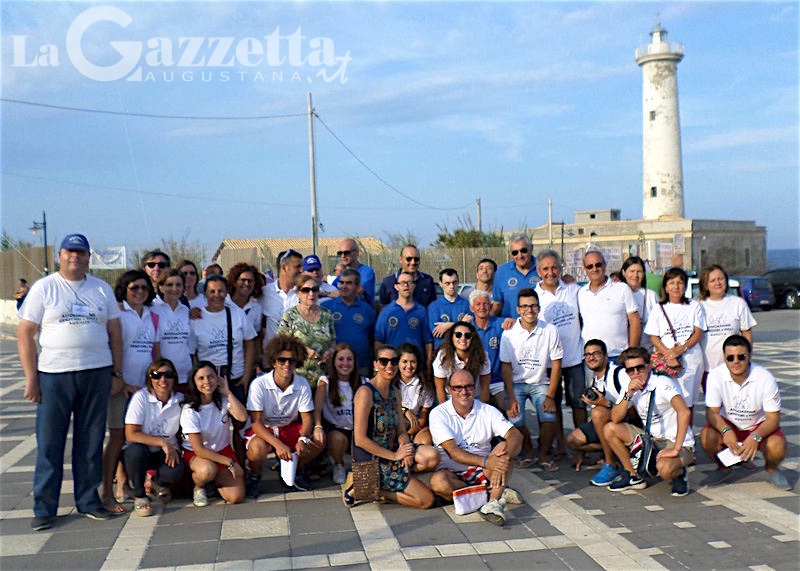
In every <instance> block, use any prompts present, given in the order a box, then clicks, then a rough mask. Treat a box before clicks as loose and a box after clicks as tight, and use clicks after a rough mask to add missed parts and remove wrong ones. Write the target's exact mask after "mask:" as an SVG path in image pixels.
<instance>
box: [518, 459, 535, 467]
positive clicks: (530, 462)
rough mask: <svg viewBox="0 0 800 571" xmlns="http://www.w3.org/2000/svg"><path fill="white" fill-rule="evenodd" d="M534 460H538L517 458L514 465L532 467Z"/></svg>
mask: <svg viewBox="0 0 800 571" xmlns="http://www.w3.org/2000/svg"><path fill="white" fill-rule="evenodd" d="M534 462H536V460H534V459H533V458H517V459H516V460H515V461H514V465H515V466H516V467H517V468H530V467H531V466H532V465H533V463H534Z"/></svg>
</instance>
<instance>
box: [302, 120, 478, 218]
mask: <svg viewBox="0 0 800 571" xmlns="http://www.w3.org/2000/svg"><path fill="white" fill-rule="evenodd" d="M314 115H315V116H316V118H317V120H318V121H319V122H320V123H322V126H323V127H325V129H326V130H327V131H328V133H330V134H331V136H332V137H333V138H334V139H336V142H337V143H339V144H340V145H341V146H342V147H343V148H344V150H345V151H347V153H348V154H349V155H350V156H351V157H353V158H354V159H355V160H356V161H357V162H358V163H359V164H360V165H361V166H362V167H364V168H365V169H367V171H368V172H369V173H370V174H371V175H372V176H374V177H375V178H377V179H378V180H379V181H380V182H382V183H383V185H384V186H386V188H388V189H389V190H391V191H392V192H395V193H396V194H399V195H400V196H402V197H403V198H405V199H407V200H410V201H411V202H413V203H414V204H417V205H419V206H421V207H423V208H427V209H429V210H463V209H464V208H466V207H468V206H470V205H471V204H472V201H470V202H468V203H467V204H465V205H463V206H447V207H441V206H431V205H430V204H425V203H424V202H420V201H419V200H417V199H416V198H414V197H413V196H409V195H408V194H406V193H405V192H403V191H402V190H400V189H398V188H397V187H396V186H394V185H393V184H391V183H390V182H388V181H387V180H386V179H384V178H383V177H382V176H381V175H379V174H378V173H376V172H375V171H374V170H373V169H372V168H370V166H369V165H368V164H367V163H365V162H364V161H362V160H361V159H360V158H359V157H358V156H357V155H356V154H355V153H354V152H353V151H352V150H351V149H350V147H348V146H347V145H346V144H345V142H344V141H342V139H340V138H339V136H338V135H337V134H336V133H334V132H333V130H332V129H331V128H330V127H328V124H327V123H325V121H323V120H322V118H321V117H320V116H319V115H317V114H316V113H314Z"/></svg>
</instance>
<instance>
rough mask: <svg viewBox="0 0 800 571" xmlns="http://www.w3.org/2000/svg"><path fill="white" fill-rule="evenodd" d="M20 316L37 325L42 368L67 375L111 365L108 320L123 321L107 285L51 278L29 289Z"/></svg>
mask: <svg viewBox="0 0 800 571" xmlns="http://www.w3.org/2000/svg"><path fill="white" fill-rule="evenodd" d="M18 315H19V318H20V319H24V320H26V321H31V322H33V323H36V324H38V325H39V345H40V347H41V352H40V353H39V357H38V362H37V368H38V370H40V371H43V372H45V373H65V372H69V371H86V370H89V369H99V368H100V367H110V366H111V365H112V359H111V348H110V347H109V345H108V322H109V321H111V320H112V319H119V305H118V304H117V300H116V299H115V298H114V291H113V290H112V289H111V286H109V285H108V284H107V283H106V282H104V281H102V280H99V279H97V278H96V277H94V276H90V275H87V276H86V277H85V278H84V279H83V280H80V281H69V280H67V279H65V278H64V277H63V276H62V275H61V274H60V273H55V274H51V275H49V276H46V277H44V278H42V279H40V280H37V281H36V282H35V283H34V284H33V285H32V286H31V289H30V290H29V291H28V295H27V297H26V298H25V303H23V304H22V307H20V308H19V311H18Z"/></svg>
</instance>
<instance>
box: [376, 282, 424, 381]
mask: <svg viewBox="0 0 800 571" xmlns="http://www.w3.org/2000/svg"><path fill="white" fill-rule="evenodd" d="M415 285H416V282H415V281H414V274H412V273H411V272H401V273H400V275H399V276H398V277H397V281H396V282H395V284H394V288H395V290H396V292H397V299H396V300H395V301H393V302H391V303H390V304H389V305H387V306H386V307H384V308H383V311H381V312H380V313H379V314H378V321H377V322H376V323H375V349H377V348H378V347H380V346H381V345H391V346H393V347H399V346H400V345H402V344H403V343H411V344H412V345H415V346H416V347H418V348H419V350H420V351H421V352H422V354H423V355H425V358H426V359H427V363H429V364H430V363H431V362H432V357H433V337H432V336H431V330H430V328H429V327H428V312H427V311H426V310H425V308H424V307H423V306H422V305H420V304H419V303H418V302H417V301H415V300H414V287H415ZM422 365H424V364H423V363H420V366H422Z"/></svg>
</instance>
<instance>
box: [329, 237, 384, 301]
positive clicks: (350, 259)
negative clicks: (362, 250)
mask: <svg viewBox="0 0 800 571" xmlns="http://www.w3.org/2000/svg"><path fill="white" fill-rule="evenodd" d="M358 253H359V250H358V244H356V241H355V240H353V239H352V238H345V239H344V240H342V241H341V242H339V250H338V251H337V252H336V255H337V256H339V263H340V264H342V269H345V268H349V269H351V270H356V271H357V272H358V275H359V276H360V278H361V291H362V293H363V296H364V301H366V302H367V303H368V304H370V305H372V303H373V302H374V298H375V271H374V270H373V269H372V268H371V267H369V266H368V265H367V264H362V263H361V262H359V261H358ZM338 282H339V278H338V277H337V278H336V279H335V280H333V285H335V286H338V285H339V283H338Z"/></svg>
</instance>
